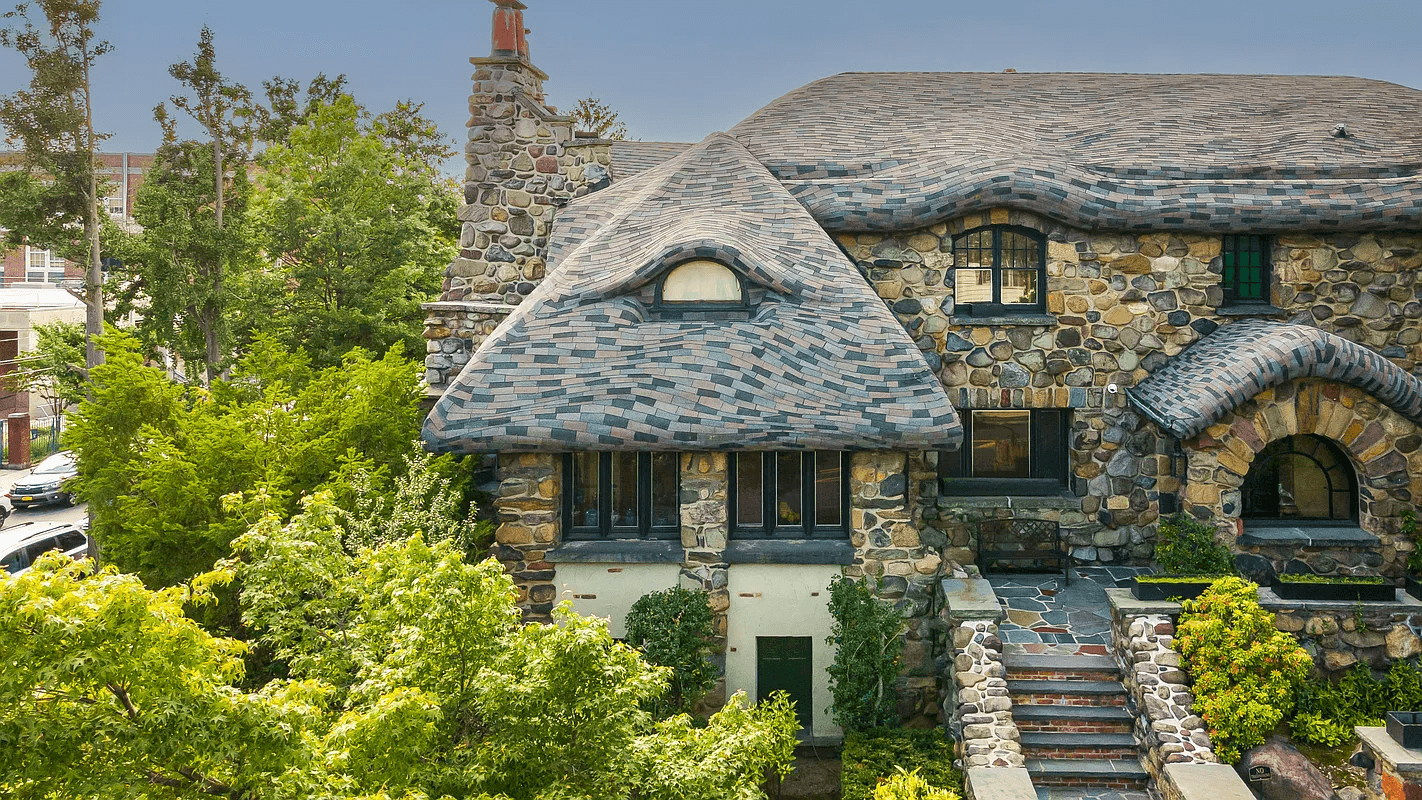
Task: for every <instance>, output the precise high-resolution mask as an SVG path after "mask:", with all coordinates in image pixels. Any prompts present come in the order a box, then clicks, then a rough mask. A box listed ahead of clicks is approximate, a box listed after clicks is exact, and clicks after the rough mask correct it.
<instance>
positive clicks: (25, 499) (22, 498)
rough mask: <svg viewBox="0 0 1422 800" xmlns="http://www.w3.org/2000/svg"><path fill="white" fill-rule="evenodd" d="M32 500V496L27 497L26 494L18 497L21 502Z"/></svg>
mask: <svg viewBox="0 0 1422 800" xmlns="http://www.w3.org/2000/svg"><path fill="white" fill-rule="evenodd" d="M32 500H34V498H33V497H28V496H26V497H21V498H20V502H22V503H28V502H30V501H32Z"/></svg>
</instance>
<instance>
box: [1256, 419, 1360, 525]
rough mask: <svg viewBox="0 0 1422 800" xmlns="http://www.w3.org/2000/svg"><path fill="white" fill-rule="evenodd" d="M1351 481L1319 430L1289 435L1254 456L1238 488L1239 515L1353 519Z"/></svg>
mask: <svg viewBox="0 0 1422 800" xmlns="http://www.w3.org/2000/svg"><path fill="white" fill-rule="evenodd" d="M1357 496H1358V495H1357V484H1356V482H1355V481H1354V480H1353V469H1352V467H1351V466H1350V465H1349V464H1348V458H1347V457H1346V456H1345V455H1343V453H1342V452H1340V451H1339V450H1338V448H1337V447H1336V446H1334V445H1333V443H1331V442H1329V441H1328V440H1327V439H1324V438H1322V437H1319V436H1312V435H1307V434H1304V435H1299V436H1289V437H1286V438H1283V439H1279V440H1278V441H1275V442H1271V443H1270V444H1269V446H1267V447H1265V448H1264V449H1263V450H1261V451H1259V455H1257V456H1255V457H1254V464H1253V466H1251V467H1250V468H1249V475H1247V476H1246V477H1245V479H1244V488H1243V489H1242V490H1241V500H1242V501H1243V508H1242V509H1241V515H1242V516H1243V517H1244V518H1245V519H1255V520H1268V519H1287V520H1353V519H1356V518H1357V508H1358V501H1357Z"/></svg>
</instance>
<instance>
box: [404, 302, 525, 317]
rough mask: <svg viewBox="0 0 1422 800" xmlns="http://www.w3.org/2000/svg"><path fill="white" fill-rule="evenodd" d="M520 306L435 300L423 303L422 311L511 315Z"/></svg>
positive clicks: (421, 305)
mask: <svg viewBox="0 0 1422 800" xmlns="http://www.w3.org/2000/svg"><path fill="white" fill-rule="evenodd" d="M515 308H518V306H511V305H508V304H507V303H481V302H477V301H474V300H435V301H432V302H429V303H421V304H420V310H422V311H445V312H449V311H469V312H474V313H478V314H511V313H513V310H514V309H515Z"/></svg>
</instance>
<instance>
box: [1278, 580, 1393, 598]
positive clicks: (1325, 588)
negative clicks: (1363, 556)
mask: <svg viewBox="0 0 1422 800" xmlns="http://www.w3.org/2000/svg"><path fill="white" fill-rule="evenodd" d="M1274 594H1277V595H1278V596H1279V597H1281V598H1283V599H1285V600H1345V601H1348V602H1356V601H1358V600H1382V601H1386V600H1396V599H1397V587H1396V586H1393V585H1392V584H1390V583H1286V582H1284V581H1281V580H1278V579H1277V578H1276V579H1275V580H1274Z"/></svg>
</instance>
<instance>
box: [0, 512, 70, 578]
mask: <svg viewBox="0 0 1422 800" xmlns="http://www.w3.org/2000/svg"><path fill="white" fill-rule="evenodd" d="M51 550H58V551H60V552H62V553H64V555H66V556H69V557H70V558H84V557H85V556H87V555H88V553H89V537H88V536H86V535H85V534H84V532H83V531H81V530H80V529H79V526H77V525H75V524H73V523H70V522H22V523H20V524H19V525H16V526H14V527H11V528H7V529H5V533H4V534H3V535H0V568H3V569H4V570H5V571H6V572H8V573H10V574H11V575H19V574H20V573H22V572H24V571H25V570H27V569H29V568H30V565H31V564H34V563H35V561H36V560H37V559H38V558H39V557H40V556H42V555H44V554H45V553H48V552H49V551H51Z"/></svg>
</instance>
